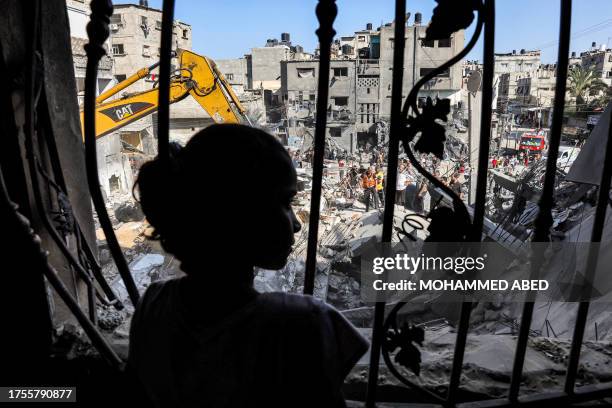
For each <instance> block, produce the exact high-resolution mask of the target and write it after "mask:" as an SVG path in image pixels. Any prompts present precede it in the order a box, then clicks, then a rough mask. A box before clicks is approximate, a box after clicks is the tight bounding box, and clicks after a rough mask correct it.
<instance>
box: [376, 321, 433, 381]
mask: <svg viewBox="0 0 612 408" xmlns="http://www.w3.org/2000/svg"><path fill="white" fill-rule="evenodd" d="M386 340H387V342H386V344H385V346H386V347H387V349H388V350H389V352H394V351H395V350H396V349H397V348H399V349H400V350H399V352H398V353H397V354H396V355H395V358H394V361H395V362H396V363H398V364H400V365H402V366H404V367H406V368H407V369H409V370H411V371H412V372H413V373H414V374H415V375H417V376H418V375H419V374H420V372H421V351H420V350H419V349H418V348H417V347H416V346H415V345H414V344H413V343H416V344H418V345H419V346H422V345H423V340H425V330H423V328H422V327H417V326H411V325H408V324H407V323H404V324H403V325H402V326H401V327H400V328H399V329H397V328H394V329H393V330H389V331H388V332H387V339H386Z"/></svg>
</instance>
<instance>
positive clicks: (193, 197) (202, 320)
mask: <svg viewBox="0 0 612 408" xmlns="http://www.w3.org/2000/svg"><path fill="white" fill-rule="evenodd" d="M211 151H213V152H215V151H217V152H219V151H232V155H233V158H234V159H235V160H236V162H238V163H240V164H241V165H240V166H229V167H227V166H225V168H226V171H225V173H224V181H225V182H224V183H222V184H221V185H220V187H219V189H218V190H215V191H214V193H212V192H211V191H210V190H209V189H208V188H206V187H205V186H206V183H205V181H206V180H208V179H209V177H210V174H209V173H210V168H211V167H212V168H217V167H221V166H224V164H225V163H224V160H225V157H224V156H223V155H211V154H210V152H211ZM245 171H246V172H247V174H249V177H253V178H254V179H256V180H266V182H265V183H246V184H245V185H244V188H243V189H242V190H241V191H240V192H239V193H237V192H236V190H235V188H234V186H235V185H236V184H237V183H240V182H241V181H242V180H243V179H244V174H245ZM296 182H297V180H296V172H295V169H294V167H293V166H292V164H291V158H290V157H289V155H288V154H287V152H286V150H285V149H284V148H283V146H282V145H281V144H280V143H279V142H278V140H276V139H275V138H274V137H273V136H272V135H270V134H268V133H266V132H264V131H262V130H260V129H256V128H251V127H247V126H243V125H235V124H224V125H212V126H210V127H207V128H206V129H204V130H202V131H200V132H199V133H197V134H196V135H195V136H194V137H193V138H192V139H191V140H190V141H189V142H188V143H187V145H186V146H185V147H184V148H182V147H180V146H179V145H177V144H171V146H170V155H169V157H167V158H165V160H163V159H161V158H156V159H155V160H153V161H150V162H147V163H145V164H144V165H143V166H142V168H141V170H140V173H139V176H138V180H137V182H136V183H137V187H138V192H139V199H140V203H141V206H142V210H143V212H144V214H145V215H146V217H147V220H148V221H149V223H150V224H151V226H152V227H153V229H154V232H153V233H152V234H151V238H157V239H159V240H160V242H161V245H162V246H163V248H164V249H165V250H166V251H167V252H168V253H171V254H173V255H174V257H175V258H176V259H177V260H178V261H180V266H181V269H182V271H183V272H184V273H185V276H183V277H180V278H175V279H172V280H168V281H157V282H153V283H152V284H151V285H150V286H149V287H148V288H147V290H146V292H145V294H144V295H143V297H142V298H141V300H140V302H139V304H138V306H137V307H136V311H135V313H134V316H133V318H132V322H131V329H130V349H129V359H128V373H131V375H132V376H133V377H134V378H135V384H136V385H138V384H140V385H141V388H142V390H143V394H144V395H143V397H142V399H143V401H139V403H137V404H134V405H135V406H151V405H152V406H155V407H196V406H197V407H304V408H306V407H308V408H312V407H345V406H346V403H345V401H344V398H343V397H342V393H341V386H342V383H343V381H344V378H345V376H346V375H347V374H348V373H349V371H350V370H351V369H352V367H353V366H354V365H355V364H356V362H357V361H358V360H359V358H360V357H361V356H362V355H363V354H364V353H365V352H366V350H367V349H368V344H367V341H366V340H365V339H364V338H363V337H362V336H361V335H360V334H359V332H358V331H357V330H356V329H355V328H354V327H353V326H352V325H351V323H349V322H348V320H346V319H345V318H344V317H343V316H342V315H341V314H340V313H339V312H338V311H337V310H336V309H334V308H333V307H332V306H329V305H327V304H326V303H324V302H322V301H320V300H318V299H316V298H314V297H312V296H302V295H295V294H289V293H259V292H257V291H256V290H255V288H254V287H253V282H254V277H255V271H254V268H255V267H260V268H265V269H274V270H279V269H282V268H283V267H284V266H285V264H286V263H287V258H288V256H289V254H290V253H291V249H292V245H293V244H294V234H295V233H297V232H298V231H299V230H300V224H299V222H298V220H297V218H296V216H295V214H294V213H293V210H292V208H291V201H292V199H293V197H294V196H295V194H296V192H297V186H296ZM244 189H246V191H244ZM213 194H214V197H215V198H217V197H219V194H220V196H221V197H223V198H224V200H223V202H224V205H223V206H218V204H217V200H213ZM238 194H239V195H240V196H243V195H244V194H247V196H248V197H255V199H254V200H250V203H249V205H248V206H246V207H245V206H244V204H243V203H242V201H241V200H239V199H238V198H239V197H238ZM237 214H240V216H237ZM306 385H307V387H308V392H306V393H305V392H304V386H306ZM146 400H148V401H146ZM145 402H148V403H146V404H145Z"/></svg>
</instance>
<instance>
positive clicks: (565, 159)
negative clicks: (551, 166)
mask: <svg viewBox="0 0 612 408" xmlns="http://www.w3.org/2000/svg"><path fill="white" fill-rule="evenodd" d="M578 154H580V148H579V147H574V146H559V158H558V159H557V168H558V169H559V170H561V171H563V172H565V173H567V172H568V171H569V169H570V167H572V164H573V163H574V160H576V157H578Z"/></svg>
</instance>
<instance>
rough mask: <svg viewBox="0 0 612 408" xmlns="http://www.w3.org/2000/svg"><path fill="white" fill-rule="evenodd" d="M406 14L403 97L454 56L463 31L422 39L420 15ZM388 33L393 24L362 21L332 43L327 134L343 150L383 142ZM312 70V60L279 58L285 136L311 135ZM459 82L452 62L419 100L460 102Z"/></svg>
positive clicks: (388, 77) (387, 91)
mask: <svg viewBox="0 0 612 408" xmlns="http://www.w3.org/2000/svg"><path fill="white" fill-rule="evenodd" d="M408 17H409V16H408V15H407V18H406V24H407V29H406V48H405V53H404V90H403V96H404V98H406V97H407V96H408V92H409V91H410V89H411V88H412V87H413V85H414V84H415V83H416V82H417V81H418V80H419V79H420V78H422V77H423V76H425V75H426V74H428V73H429V72H431V70H433V69H434V68H436V67H437V66H439V65H440V64H441V63H442V62H443V61H446V60H448V59H450V58H452V56H454V55H456V54H457V53H458V52H459V51H460V50H461V49H462V48H463V43H464V32H463V31H462V30H460V31H458V32H456V33H454V34H453V35H452V36H451V37H450V38H448V39H444V40H435V41H424V40H422V38H423V37H425V30H426V28H427V27H426V26H425V25H422V16H421V14H420V13H416V14H415V17H414V22H413V24H412V25H410V24H408ZM393 36H394V23H387V24H385V25H383V26H381V27H378V28H377V29H376V30H373V29H372V24H367V25H366V29H365V30H359V31H356V32H355V34H354V35H353V36H343V37H340V38H339V39H337V40H336V41H335V42H334V44H333V47H332V50H333V54H332V60H331V67H330V69H331V72H330V87H329V103H328V104H327V106H328V113H327V114H328V121H327V136H329V137H330V138H332V139H331V140H333V142H332V144H338V145H339V147H340V148H342V149H344V150H346V151H348V152H351V153H353V152H356V151H357V150H358V149H359V148H360V147H366V146H373V145H376V144H379V143H384V142H385V141H386V137H387V129H388V123H389V119H390V115H391V84H392V81H393V71H392V66H393V40H394V38H393ZM317 70H318V63H317V61H310V60H307V61H303V60H291V61H283V62H281V82H282V88H281V92H282V94H283V100H284V101H285V105H286V114H287V122H288V130H289V139H292V138H303V137H308V136H312V134H314V115H315V114H316V112H315V106H316V94H317V86H318V72H317ZM461 84H462V72H461V66H459V65H455V66H453V67H452V68H450V69H449V70H447V71H445V72H443V73H441V74H440V75H438V76H437V77H436V78H434V79H433V80H432V81H430V83H429V84H427V85H426V87H425V88H424V90H423V91H421V93H420V94H419V100H420V101H424V100H425V99H426V98H427V97H439V98H450V99H451V101H452V103H453V105H456V104H457V103H458V102H459V101H460V94H459V91H460V89H461Z"/></svg>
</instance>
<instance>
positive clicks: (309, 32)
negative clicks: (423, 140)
mask: <svg viewBox="0 0 612 408" xmlns="http://www.w3.org/2000/svg"><path fill="white" fill-rule="evenodd" d="M456 1H461V0H456ZM115 3H138V1H115ZM559 3H560V2H559V0H497V2H496V7H497V10H496V11H497V13H496V14H497V20H496V38H495V51H496V52H510V51H512V50H513V49H516V50H517V51H518V50H520V49H521V48H525V49H535V48H541V50H542V61H543V62H547V63H548V62H554V61H556V58H557V49H556V47H557V44H556V43H557V40H558V36H559V33H558V30H559ZM573 3H574V6H573V10H572V43H571V50H572V51H577V52H579V51H582V50H585V49H587V48H588V47H590V45H591V42H593V41H596V42H597V43H598V44H607V46H608V47H611V48H612V0H574V2H573ZM161 4H162V0H149V6H151V7H156V8H161ZM316 4H317V1H316V0H248V1H245V0H216V1H210V0H176V10H175V17H176V18H177V19H179V20H182V21H184V22H186V23H189V24H191V25H192V27H193V48H194V51H196V52H198V53H200V54H204V55H207V56H209V57H212V58H213V59H221V58H237V57H241V56H242V55H244V54H245V53H248V52H249V50H250V48H252V47H261V46H263V45H264V44H265V42H266V39H267V38H280V33H281V32H289V33H290V34H291V41H292V42H293V43H294V44H300V45H302V46H303V47H304V48H305V49H306V50H307V51H313V50H314V48H315V47H316V44H317V37H316V35H315V30H316V28H317V27H318V22H317V19H316V16H315V12H314V10H315V6H316ZM337 4H338V9H339V12H338V17H337V18H336V22H335V24H334V27H335V28H336V32H337V33H338V35H350V34H352V33H353V32H354V31H355V30H359V29H362V28H365V24H366V23H368V22H371V23H372V24H373V25H374V28H376V27H378V26H379V25H380V23H381V22H390V21H391V20H393V16H394V1H393V0H337ZM435 5H436V3H435V2H434V1H433V0H408V1H407V6H406V7H407V9H408V11H410V12H412V14H413V15H414V13H415V12H417V11H420V12H421V13H422V14H423V21H424V22H427V21H429V18H430V17H431V13H432V10H433V8H434V7H435ZM472 30H473V27H470V28H469V29H468V30H467V32H466V41H467V38H469V36H470V35H471V34H472ZM468 57H469V58H470V59H482V41H480V42H479V44H478V45H477V46H476V47H475V49H474V50H473V51H472V53H471V54H470V55H469V56H468Z"/></svg>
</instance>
